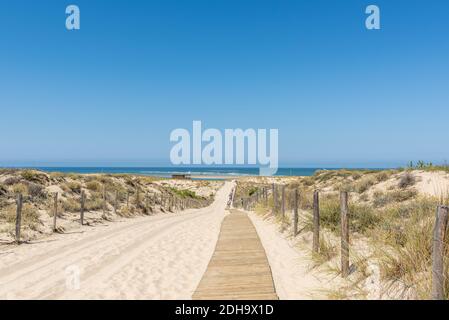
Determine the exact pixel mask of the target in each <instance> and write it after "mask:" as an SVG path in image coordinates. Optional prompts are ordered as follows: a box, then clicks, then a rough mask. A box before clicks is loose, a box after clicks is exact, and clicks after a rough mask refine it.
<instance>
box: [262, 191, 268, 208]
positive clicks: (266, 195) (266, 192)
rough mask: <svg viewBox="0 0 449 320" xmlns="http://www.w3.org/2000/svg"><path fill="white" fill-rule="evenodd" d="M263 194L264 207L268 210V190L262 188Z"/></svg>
mask: <svg viewBox="0 0 449 320" xmlns="http://www.w3.org/2000/svg"><path fill="white" fill-rule="evenodd" d="M263 191H264V194H265V207H267V208H268V190H267V188H263Z"/></svg>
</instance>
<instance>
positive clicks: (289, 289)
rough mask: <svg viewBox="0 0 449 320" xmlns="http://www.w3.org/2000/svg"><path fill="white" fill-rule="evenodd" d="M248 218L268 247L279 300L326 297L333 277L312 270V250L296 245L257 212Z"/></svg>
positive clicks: (268, 255)
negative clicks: (308, 250)
mask: <svg viewBox="0 0 449 320" xmlns="http://www.w3.org/2000/svg"><path fill="white" fill-rule="evenodd" d="M249 217H250V219H251V221H252V222H253V224H254V226H255V228H256V230H257V233H258V234H259V238H260V240H261V242H262V245H263V246H264V248H265V252H266V254H267V258H268V261H269V263H270V267H271V272H272V274H273V280H274V284H275V287H276V292H277V294H278V296H279V299H281V300H310V299H325V298H326V293H327V291H328V290H329V289H331V288H332V286H331V284H330V282H331V281H332V280H333V278H334V277H332V276H331V275H329V274H323V273H319V272H318V271H317V270H312V268H311V266H312V261H311V257H310V252H307V251H306V250H301V249H300V248H298V247H296V246H295V245H294V244H293V243H292V242H291V240H290V239H287V238H286V237H285V236H284V235H282V234H281V233H279V232H278V230H277V229H278V227H277V226H276V225H275V224H273V223H272V222H269V221H266V220H264V219H262V218H261V217H259V216H258V215H256V214H254V213H249Z"/></svg>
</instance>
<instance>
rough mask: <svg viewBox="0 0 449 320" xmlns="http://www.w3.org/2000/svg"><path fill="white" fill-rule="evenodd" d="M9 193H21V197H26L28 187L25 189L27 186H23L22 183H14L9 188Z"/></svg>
mask: <svg viewBox="0 0 449 320" xmlns="http://www.w3.org/2000/svg"><path fill="white" fill-rule="evenodd" d="M11 191H12V193H14V194H19V193H21V194H23V195H27V194H28V187H27V185H26V184H24V183H16V184H13V185H12V186H11Z"/></svg>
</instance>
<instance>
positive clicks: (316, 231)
mask: <svg viewBox="0 0 449 320" xmlns="http://www.w3.org/2000/svg"><path fill="white" fill-rule="evenodd" d="M319 197H320V195H319V192H318V190H315V192H314V193H313V244H312V247H313V252H314V253H318V251H319V250H320V198H319Z"/></svg>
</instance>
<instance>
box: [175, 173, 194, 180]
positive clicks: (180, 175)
mask: <svg viewBox="0 0 449 320" xmlns="http://www.w3.org/2000/svg"><path fill="white" fill-rule="evenodd" d="M171 177H172V178H173V179H192V176H191V175H190V174H185V173H175V174H172V176H171Z"/></svg>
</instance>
